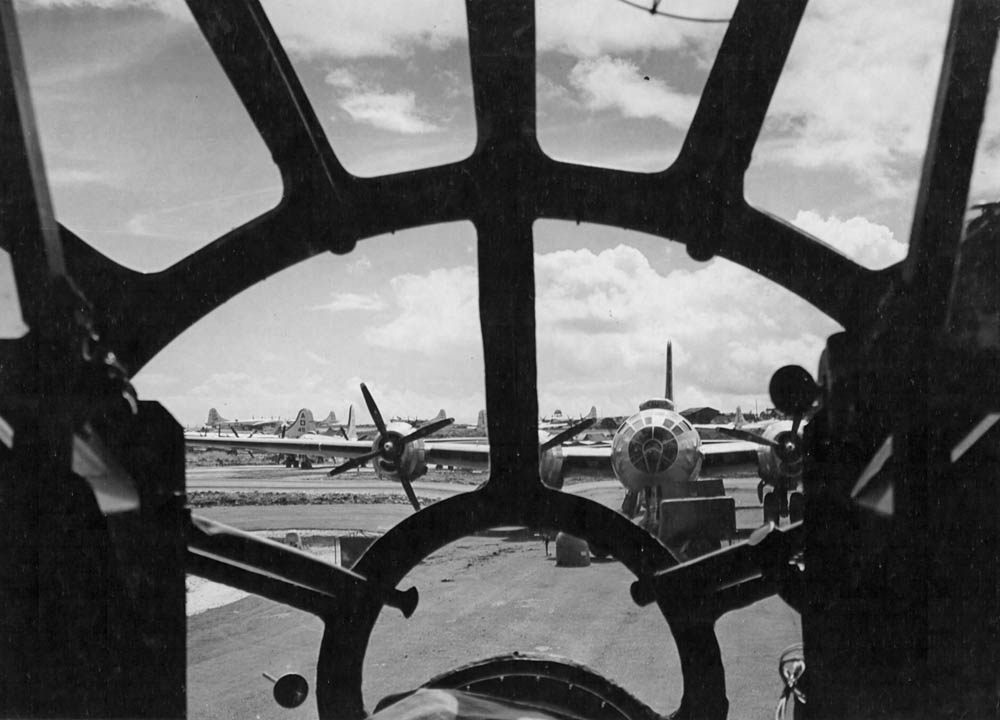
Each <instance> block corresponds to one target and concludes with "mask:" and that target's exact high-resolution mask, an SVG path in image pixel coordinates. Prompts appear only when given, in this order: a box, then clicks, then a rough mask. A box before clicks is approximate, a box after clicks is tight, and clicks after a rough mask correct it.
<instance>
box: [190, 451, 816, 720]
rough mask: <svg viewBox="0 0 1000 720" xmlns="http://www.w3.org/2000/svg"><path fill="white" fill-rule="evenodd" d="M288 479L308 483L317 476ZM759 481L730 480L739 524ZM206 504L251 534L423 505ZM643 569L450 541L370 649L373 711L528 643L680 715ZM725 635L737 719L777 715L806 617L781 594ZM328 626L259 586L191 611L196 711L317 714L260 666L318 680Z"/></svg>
mask: <svg viewBox="0 0 1000 720" xmlns="http://www.w3.org/2000/svg"><path fill="white" fill-rule="evenodd" d="M234 470H235V469H234ZM245 472H246V473H247V474H246V476H244V471H237V472H236V473H235V475H233V476H232V477H233V480H234V481H236V482H238V483H239V484H241V485H242V484H246V483H247V482H248V481H251V480H254V479H255V477H254V476H253V475H252V473H254V472H258V471H251V470H250V469H249V468H248V469H246V471H245ZM260 472H264V471H260ZM225 474H226V476H227V477H229V473H228V472H227V473H225ZM265 474H266V473H265ZM281 480H282V481H284V480H285V478H281ZM287 480H288V481H291V482H296V483H303V482H306V481H307V480H308V478H305V477H297V476H296V478H295V479H292V478H287ZM199 482H202V483H210V482H216V480H215V473H212V472H210V473H209V474H207V475H205V476H204V477H200V476H199V478H198V479H195V478H189V485H197V484H198V483H199ZM270 482H271V481H270V480H269V481H268V484H270ZM275 482H276V481H275ZM359 482H361V484H362V486H363V485H364V482H362V481H359ZM376 486H377V485H376ZM755 486H756V483H755V481H752V480H750V479H744V478H738V479H734V480H727V482H726V490H727V494H728V495H730V496H732V497H735V498H736V502H737V506H738V511H737V524H738V525H739V526H740V527H743V528H747V527H754V526H756V525H757V524H759V522H760V508H759V506H758V505H756V502H757V499H756V492H755V490H754V488H755ZM189 489H190V488H189ZM444 489H445V488H444V487H442V488H441V490H444ZM455 489H457V490H461V489H462V488H455ZM573 491H575V492H580V493H581V494H583V495H584V496H587V497H591V498H592V499H595V500H597V501H599V502H603V503H605V504H608V505H609V506H612V507H613V506H615V505H616V504H617V503H620V500H621V497H620V496H621V488H620V487H618V486H617V483H613V482H604V483H592V484H590V485H588V486H585V487H580V488H573ZM418 492H419V490H418ZM198 512H200V513H202V514H205V515H208V516H209V517H212V518H214V519H216V520H219V521H221V522H224V523H227V524H230V525H234V526H236V527H240V528H242V529H245V530H254V531H272V532H273V531H280V530H285V529H297V530H300V531H304V534H306V533H308V532H310V531H330V530H338V531H342V530H350V529H363V530H367V531H377V530H379V529H385V528H388V527H390V526H392V525H394V524H395V523H397V522H399V521H400V520H401V519H403V518H404V517H406V516H407V515H409V514H410V513H411V512H412V510H411V509H410V508H409V507H408V506H407V505H400V504H394V505H390V504H381V503H375V504H364V505H344V504H338V505H296V506H252V505H251V506H234V507H211V508H199V509H198ZM632 579H633V578H632V575H631V574H630V573H629V572H628V571H627V570H625V568H624V567H622V566H621V565H620V564H619V563H617V562H614V561H608V562H594V563H593V564H591V565H590V566H589V567H583V568H567V567H558V566H556V564H555V559H554V557H552V556H548V557H547V556H546V555H545V551H544V548H543V545H542V542H541V541H540V540H538V539H533V538H530V536H527V535H526V534H525V533H518V534H510V535H507V536H495V535H491V536H489V537H471V538H465V539H463V540H460V541H458V542H456V543H454V544H452V545H449V546H447V547H445V548H443V549H442V550H440V551H438V552H437V553H435V554H434V555H432V556H431V557H429V558H428V559H427V560H426V561H424V562H423V563H422V564H421V565H419V566H418V567H417V568H416V569H415V570H414V571H413V572H412V573H411V574H410V575H409V576H408V577H407V579H406V580H405V581H404V583H403V585H402V586H403V587H406V586H408V585H410V584H412V585H414V586H416V587H417V588H418V590H419V591H420V596H421V600H420V606H419V607H418V609H417V612H416V613H415V614H414V616H413V617H411V618H410V619H405V618H403V617H402V615H401V614H400V613H398V612H397V611H395V610H391V609H390V610H385V611H384V612H383V613H382V615H381V617H380V619H379V622H378V624H377V625H376V628H375V631H374V633H373V636H372V641H371V643H370V646H369V648H368V656H367V661H366V666H365V677H364V686H363V692H364V697H365V701H366V704H367V705H368V707H369V708H371V707H374V705H375V703H376V702H377V701H378V700H379V699H381V698H382V697H383V696H385V695H387V694H389V693H394V692H399V691H404V690H409V689H412V688H414V687H416V686H418V685H420V684H422V683H424V682H426V681H427V680H428V679H430V678H431V677H433V676H434V675H436V674H438V673H440V672H443V671H446V670H450V669H454V668H456V667H458V666H460V665H463V664H466V663H469V662H472V661H474V660H479V659H483V658H487V657H490V656H493V655H497V654H501V653H510V652H513V651H515V650H517V651H522V652H544V653H552V654H556V655H561V656H563V657H567V658H569V659H571V660H575V661H577V662H582V663H584V664H586V665H588V666H590V667H591V668H593V669H594V670H596V671H598V672H600V673H602V674H604V675H606V676H607V677H609V678H611V679H612V680H614V681H616V682H618V683H619V684H620V685H622V686H623V687H625V688H626V689H628V690H630V691H631V692H632V693H633V694H634V695H636V697H638V698H639V699H640V700H643V701H644V702H646V703H647V704H649V705H651V706H652V707H653V708H654V709H656V710H658V711H659V712H662V713H664V714H666V713H669V712H670V711H672V710H673V709H674V708H675V707H676V706H677V704H678V702H679V701H680V692H681V689H680V672H679V669H678V659H677V655H676V649H675V647H674V644H673V642H672V640H671V638H670V634H669V630H668V628H667V625H666V623H665V622H664V621H663V619H662V617H661V616H660V614H659V612H658V610H657V609H656V608H655V606H654V607H647V608H640V607H637V606H636V605H635V604H634V603H633V602H632V600H631V598H630V597H629V593H628V588H629V585H630V583H631V581H632ZM717 631H718V635H719V640H720V643H721V645H722V650H723V657H724V660H725V663H726V671H727V683H728V696H729V699H730V703H731V710H730V714H729V717H730V718H732V719H733V720H739V719H741V718H766V717H773V715H774V706H775V703H776V702H777V698H778V695H779V692H780V681H779V679H778V674H777V659H778V655H779V654H780V653H781V651H782V650H783V649H784V648H785V647H787V646H788V645H790V644H792V643H794V642H797V641H799V639H800V638H801V629H800V625H799V617H798V615H797V614H796V613H795V612H794V611H793V610H791V609H790V608H789V607H788V606H787V605H785V604H784V603H783V602H782V601H781V600H779V599H777V598H772V599H769V600H767V601H764V602H761V603H758V604H756V605H754V606H752V607H750V608H746V609H744V610H741V611H739V612H736V613H733V614H731V615H728V616H726V617H724V618H723V619H722V620H720V622H719V623H718V625H717ZM321 635H322V623H321V622H320V621H319V620H318V619H317V618H315V617H313V616H311V615H308V614H305V613H301V612H299V611H295V610H290V609H288V608H287V607H284V606H281V605H278V604H275V603H273V602H270V601H268V600H264V599H262V598H258V597H254V596H250V597H243V598H242V599H240V600H238V601H237V602H229V603H228V604H224V605H222V606H221V607H216V608H213V609H209V610H206V611H204V612H201V613H198V614H194V615H191V616H190V617H189V618H188V703H189V716H190V717H191V718H206V719H208V720H222V719H228V718H270V717H276V718H277V717H280V718H314V717H316V704H315V697H314V696H312V695H310V697H309V699H308V700H307V701H306V702H305V704H304V705H302V706H301V707H300V708H297V709H295V710H284V709H281V708H279V707H278V706H277V705H276V704H275V702H274V700H273V699H272V697H271V683H270V682H269V681H267V680H266V679H265V678H264V677H263V676H262V673H264V672H267V673H269V674H271V675H272V676H279V675H281V674H284V673H286V672H297V673H300V674H301V675H303V676H304V677H305V678H306V679H307V680H308V681H309V682H310V685H312V684H313V682H314V678H315V672H316V659H317V653H318V648H319V642H320V638H321Z"/></svg>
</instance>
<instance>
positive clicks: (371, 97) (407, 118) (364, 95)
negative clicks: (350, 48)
mask: <svg viewBox="0 0 1000 720" xmlns="http://www.w3.org/2000/svg"><path fill="white" fill-rule="evenodd" d="M325 79H326V83H327V85H330V86H331V87H333V88H336V89H337V90H339V91H341V93H340V97H339V98H338V100H337V104H338V105H339V106H340V108H341V109H342V110H343V111H344V112H346V113H347V114H348V115H350V116H351V119H352V120H354V121H355V122H360V123H366V124H368V125H371V126H373V127H376V128H379V129H381V130H389V131H391V132H398V133H403V134H404V135H415V134H421V133H429V132H436V131H437V130H440V129H441V128H440V127H439V126H438V125H436V124H434V122H432V121H431V120H430V119H429V117H428V115H427V113H425V112H424V111H423V110H420V109H418V108H417V96H416V93H414V92H413V91H412V90H403V91H399V92H387V91H385V90H383V89H382V87H381V86H379V85H378V84H376V83H367V82H362V81H361V80H360V79H359V78H358V77H357V75H356V74H354V73H353V72H352V71H350V70H348V69H346V68H338V69H336V70H332V71H330V72H329V73H327V75H326V78H325Z"/></svg>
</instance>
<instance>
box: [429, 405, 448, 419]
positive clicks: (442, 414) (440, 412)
mask: <svg viewBox="0 0 1000 720" xmlns="http://www.w3.org/2000/svg"><path fill="white" fill-rule="evenodd" d="M446 417H448V413H446V412H445V411H444V408H441V409H440V410H438V414H437V415H435V416H434V417H432V418H431V419H430V422H437V421H438V420H444V419H445V418H446Z"/></svg>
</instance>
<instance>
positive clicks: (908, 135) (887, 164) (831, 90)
mask: <svg viewBox="0 0 1000 720" xmlns="http://www.w3.org/2000/svg"><path fill="white" fill-rule="evenodd" d="M949 8H950V3H948V2H946V1H945V0H940V1H938V2H921V3H910V2H906V1H905V0H893V1H892V2H890V1H886V2H879V3H869V2H864V0H853V1H852V2H847V1H846V0H844V1H842V0H834V1H831V0H825V1H823V0H821V1H820V2H816V3H810V7H809V9H808V10H807V11H806V15H805V17H804V19H803V21H802V23H801V25H800V26H799V31H798V34H797V36H796V39H795V43H794V45H793V47H792V51H791V53H790V55H789V60H788V63H787V65H786V68H785V72H784V74H783V75H782V76H781V79H780V81H779V82H778V86H777V89H776V91H775V95H774V99H773V100H772V102H771V109H770V111H769V115H768V121H767V123H766V127H765V133H764V135H763V136H762V144H761V145H760V146H758V149H757V152H756V153H755V158H756V159H757V160H758V161H764V162H778V163H788V164H792V165H794V166H798V167H803V168H814V169H815V168H841V169H847V170H849V171H850V172H851V173H852V174H853V175H854V176H855V177H856V178H857V179H858V180H859V181H861V182H862V183H864V184H865V185H866V186H868V187H869V188H870V189H871V190H874V191H875V192H876V193H877V194H878V195H879V196H881V197H900V196H903V195H905V194H907V193H911V192H912V189H913V186H914V182H915V179H916V176H917V173H918V171H919V165H920V158H921V157H922V155H923V153H924V149H925V147H926V144H927V135H928V130H929V127H930V119H931V111H932V108H933V103H934V96H935V89H936V87H937V79H938V74H939V72H940V66H941V58H942V53H943V49H944V38H945V32H946V30H947V27H948V14H949Z"/></svg>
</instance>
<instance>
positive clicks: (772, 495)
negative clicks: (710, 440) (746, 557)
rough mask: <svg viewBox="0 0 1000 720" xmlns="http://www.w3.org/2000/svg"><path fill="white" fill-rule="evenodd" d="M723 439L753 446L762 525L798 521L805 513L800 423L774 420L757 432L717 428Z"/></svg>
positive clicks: (743, 429) (797, 421)
mask: <svg viewBox="0 0 1000 720" xmlns="http://www.w3.org/2000/svg"><path fill="white" fill-rule="evenodd" d="M719 432H720V433H722V434H723V435H726V436H727V437H730V438H734V439H737V440H744V441H746V442H751V443H754V444H755V445H757V474H758V475H760V482H759V483H758V485H757V498H758V499H759V500H760V502H761V504H762V505H763V506H764V522H765V523H766V522H768V521H772V522H774V523H775V524H777V523H779V522H780V520H781V518H783V517H787V518H788V519H789V520H790V521H791V522H796V521H798V520H801V519H802V518H803V515H804V510H805V496H804V495H803V493H802V457H803V454H802V423H801V422H800V421H799V420H775V421H772V422H770V423H765V424H764V427H763V428H761V429H760V431H759V432H754V431H751V430H748V429H746V428H745V427H744V428H726V427H722V428H719Z"/></svg>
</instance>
